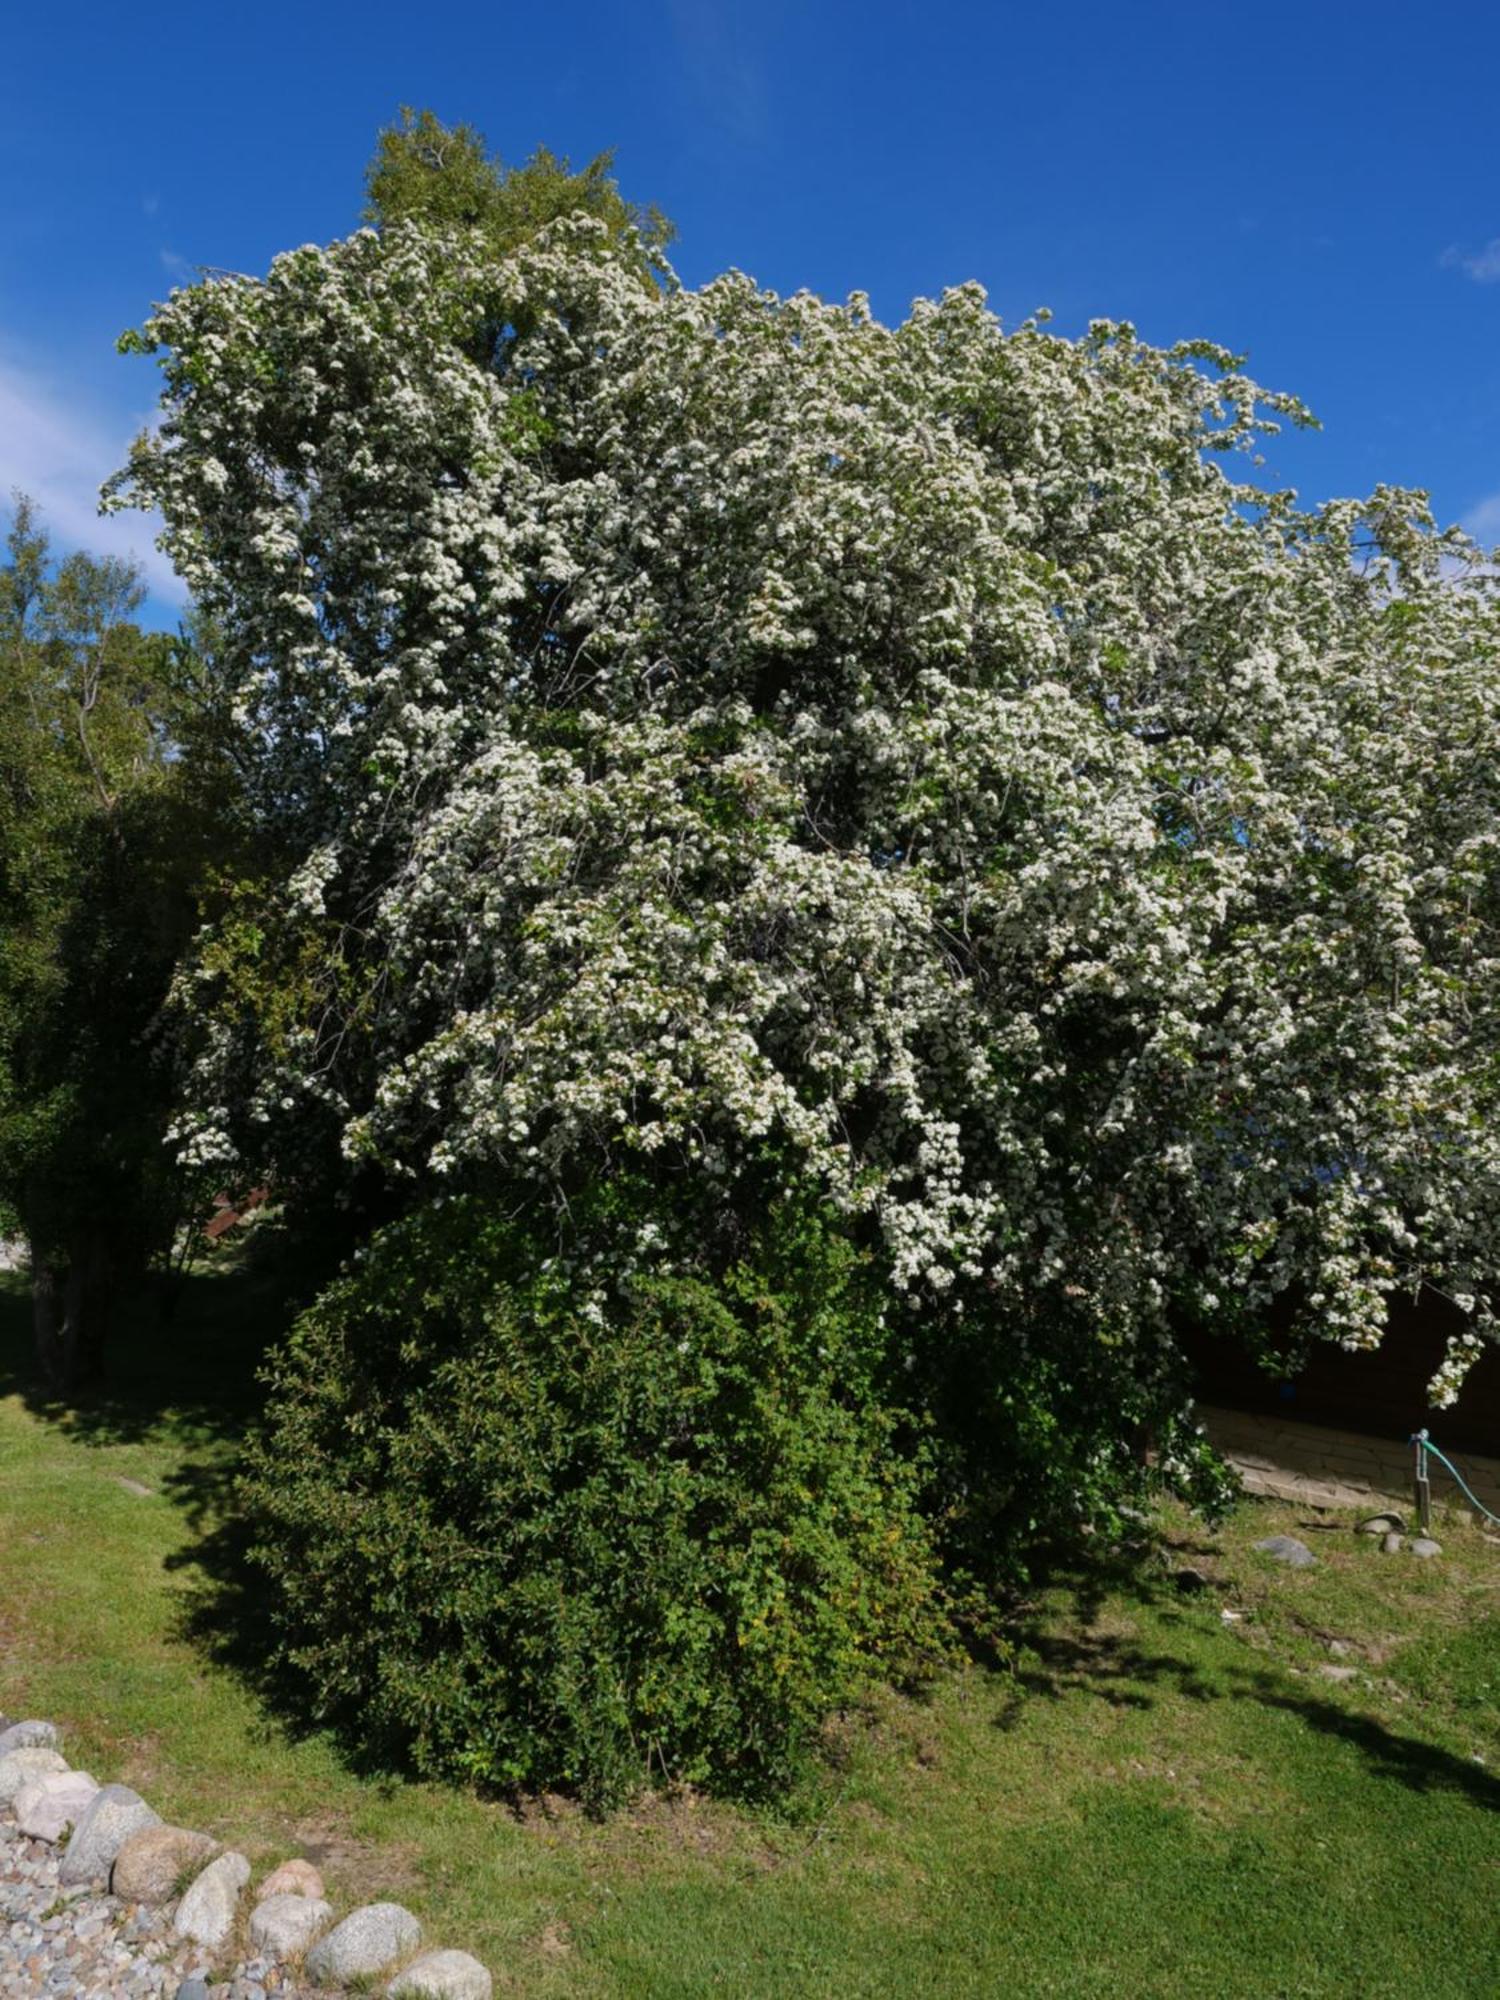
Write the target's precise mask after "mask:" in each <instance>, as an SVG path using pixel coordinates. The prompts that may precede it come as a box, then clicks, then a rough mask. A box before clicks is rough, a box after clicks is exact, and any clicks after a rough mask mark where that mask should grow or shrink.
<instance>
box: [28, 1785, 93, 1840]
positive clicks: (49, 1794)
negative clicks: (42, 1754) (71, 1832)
mask: <svg viewBox="0 0 1500 2000" xmlns="http://www.w3.org/2000/svg"><path fill="white" fill-rule="evenodd" d="M98 1789H99V1787H98V1786H97V1785H96V1784H95V1783H94V1781H93V1779H92V1778H91V1777H90V1776H89V1774H88V1772H87V1771H49V1772H48V1773H47V1775H46V1777H44V1778H37V1779H35V1780H34V1781H33V1782H32V1783H31V1784H29V1785H27V1786H26V1787H25V1788H24V1789H23V1790H22V1791H19V1792H18V1793H17V1794H16V1799H15V1804H14V1805H13V1806H12V1808H11V1810H12V1811H13V1812H14V1813H15V1816H16V1825H17V1826H18V1827H19V1828H20V1829H21V1831H22V1833H24V1834H25V1835H26V1837H27V1838H28V1840H50V1841H51V1842H52V1843H53V1844H54V1845H56V1843H57V1842H58V1841H59V1840H61V1839H62V1837H63V1834H64V1833H65V1832H66V1831H67V1829H68V1828H69V1827H70V1826H77V1824H78V1822H79V1821H80V1820H81V1819H82V1818H83V1816H84V1814H85V1813H86V1812H87V1811H88V1809H89V1806H90V1804H91V1803H92V1801H93V1797H94V1794H95V1792H97V1791H98Z"/></svg>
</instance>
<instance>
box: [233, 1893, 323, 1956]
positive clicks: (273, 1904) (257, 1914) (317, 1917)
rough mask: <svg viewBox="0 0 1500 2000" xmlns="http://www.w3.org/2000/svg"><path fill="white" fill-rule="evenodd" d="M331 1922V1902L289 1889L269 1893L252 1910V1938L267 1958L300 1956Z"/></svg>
mask: <svg viewBox="0 0 1500 2000" xmlns="http://www.w3.org/2000/svg"><path fill="white" fill-rule="evenodd" d="M332 1922H333V1905H332V1903H325V1902H323V1901H322V1900H321V1899H320V1898H319V1897H316V1896H299V1895H298V1894H297V1893H296V1892H295V1891H294V1890H287V1891H286V1892H285V1893H284V1894H281V1895H276V1896H267V1898H266V1900H265V1901H264V1902H263V1903H257V1904H256V1906H255V1908H254V1909H253V1910H252V1911H251V1912H250V1942H251V1944H252V1945H253V1946H254V1947H255V1949H256V1950H257V1951H263V1952H264V1953H265V1954H266V1956H267V1957H268V1958H277V1959H286V1958H300V1957H301V1956H302V1954H303V1952H305V1951H306V1950H307V1948H308V1946H309V1945H311V1944H316V1943H317V1941H318V1939H319V1938H320V1937H321V1936H322V1935H323V1933H324V1931H326V1930H327V1928H328V1926H329V1925H330V1924H331V1923H332Z"/></svg>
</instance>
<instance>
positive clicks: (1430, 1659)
mask: <svg viewBox="0 0 1500 2000" xmlns="http://www.w3.org/2000/svg"><path fill="white" fill-rule="evenodd" d="M276 1324H277V1312H276V1308H275V1302H274V1300H273V1299H271V1298H270V1297H269V1296H268V1295H263V1294H261V1293H258V1292H257V1290H256V1288H255V1286H254V1285H253V1283H251V1282H249V1281H247V1280H243V1279H235V1280H230V1281H226V1280H222V1279H213V1278H198V1279H195V1280H193V1281H192V1283H191V1286H190V1289H189V1294H188V1296H187V1298H186V1299H185V1301H184V1304H183V1307H182V1310H181V1311H180V1313H179V1314H178V1316H177V1318H176V1320H175V1321H174V1322H173V1324H172V1325H171V1326H168V1327H163V1326H161V1325H159V1324H158V1323H157V1321H156V1319H155V1317H154V1315H153V1314H152V1313H151V1312H149V1311H147V1310H145V1309H140V1310H139V1311H138V1312H137V1314H136V1316H135V1317H134V1318H133V1319H132V1320H131V1321H129V1322H128V1323H127V1324H125V1325H124V1326H122V1328H121V1332H120V1343H119V1346H118V1348H117V1356H118V1362H117V1369H118V1374H117V1386H116V1387H115V1388H113V1389H112V1390H110V1391H109V1392H108V1393H107V1394H105V1395H103V1396H100V1397H97V1398H95V1399H94V1400H92V1401H91V1402H90V1403H89V1404H88V1405H87V1406H85V1407H82V1408H79V1409H72V1410H69V1409H57V1408H49V1407H47V1406H45V1405H44V1404H42V1403H40V1402H39V1401H38V1400H37V1399H36V1398H35V1397H34V1396H33V1395H32V1394H31V1392H30V1391H29V1390H28V1387H27V1382H26V1374H25V1365H24V1342H25V1333H26V1328H25V1314H24V1302H23V1299H22V1295H21V1292H20V1290H19V1287H18V1286H17V1285H16V1284H15V1283H13V1282H11V1281H6V1285H5V1288H4V1290H3V1291H0V1550H3V1565H4V1572H3V1573H4V1587H3V1590H0V1707H3V1708H4V1710H5V1711H6V1712H7V1713H8V1714H11V1715H19V1714H40V1715H48V1716H51V1717H53V1718H54V1719H55V1720H56V1721H57V1722H58V1723H59V1724H61V1725H62V1726H63V1727H64V1728H65V1729H66V1732H67V1737H66V1744H67V1748H68V1750H69V1752H70V1754H71V1757H72V1760H73V1761H74V1762H76V1763H78V1764H80V1765H82V1766H83V1767H84V1768H86V1769H88V1770H91V1771H92V1772H93V1773H94V1775H95V1776H96V1777H97V1778H99V1779H100V1780H101V1781H102V1780H106V1779H123V1780H125V1781H126V1782H128V1783H131V1784H134V1785H136V1786H138V1787H139V1789H140V1790H142V1791H143V1792H144V1793H145V1794H146V1796H147V1797H148V1798H149V1799H150V1801H151V1802H152V1804H153V1805H155V1806H156V1807H157V1809H158V1810H159V1811H160V1812H162V1813H163V1815H164V1816H165V1817H167V1818H168V1819H169V1820H171V1821H174V1822H176V1823H178V1824H183V1825H189V1826H196V1827H202V1828H204V1829H205V1830H206V1831H208V1832H210V1833H212V1834H213V1835H214V1836H215V1837H216V1838H218V1839H219V1840H221V1841H223V1842H225V1843H226V1844H228V1845H232V1846H235V1847H238V1848H241V1849H242V1850H243V1851H244V1852H245V1853H247V1854H248V1855H250V1857H251V1858H252V1860H253V1861H254V1862H255V1863H256V1867H257V1873H259V1872H260V1871H261V1869H262V1868H263V1867H264V1866H266V1865H268V1864H269V1863H271V1862H272V1861H275V1860H278V1859H281V1858H284V1857H286V1856H287V1855H290V1854H293V1853H306V1854H307V1855H308V1856H309V1857H310V1858H311V1859H313V1860H314V1861H315V1862H317V1864H318V1866H319V1867H320V1868H321V1869H322V1871H323V1873H324V1876H325V1879H326V1880H327V1883H328V1885H329V1890H330V1894H331V1897H332V1899H333V1901H334V1902H335V1904H336V1906H337V1907H339V1908H340V1909H341V1910H342V1909H347V1908H348V1907H350V1906H351V1905H352V1904H353V1903H354V1902H356V1901H367V1900H374V1899H375V1898H377V1897H384V1896H392V1897H395V1898H396V1899H398V1900H400V1901H402V1902H405V1903H407V1904H408V1905H409V1906H410V1907H411V1908H412V1909H413V1910H414V1911H415V1912H416V1913H417V1914H418V1916H420V1917H421V1919H422V1921H423V1924H424V1927H425V1929H426V1934H427V1938H428V1941H429V1942H430V1943H433V1944H442V1945H452V1946H458V1947H462V1948H465V1949H468V1950H470V1951H473V1952H475V1953H476V1954H477V1955H478V1956H479V1957H481V1958H482V1959H484V1960H485V1962H486V1963H487V1964H488V1965H489V1966H490V1967H491V1969H492V1971H493V1972H494V1974H495V1978H496V1988H497V1991H499V1992H501V1993H505V1994H520V1995H528V1996H532V1995H535V1996H553V1995H557V1996H563V1995H566V1996H604V1995H608V1996H631V1997H632V2000H634V1997H635V1996H639V1997H640V2000H646V1996H650V2000H676V1996H683V2000H686V1996H696V1995H701V1994H714V1993H724V1994H732V1995H735V1996H766V2000H772V1996H774V2000H795V1996H825V1995H826V1996H835V1995H836V1996H839V2000H857V1996H892V2000H895V1997H896V1996H900V1997H901V2000H906V1996H921V1995H929V1994H930V1995H943V1996H952V1995H957V1996H965V1995H974V1996H979V1995H984V1996H990V1995H996V1994H1002V1993H1003V1994H1005V1995H1007V1996H1023V1997H1024V2000H1029V1996H1043V1995H1056V1996H1059V2000H1090V1996H1100V2000H1103V1996H1108V2000H1135V1996H1177V1995H1183V1996H1187V1995H1194V1996H1200V1995H1207V1996H1213V2000H1232V1997H1233V1996H1238V1995H1244V1996H1247V2000H1248V1996H1252V1995H1253V1996H1256V2000H1269V1996H1283V1997H1284V2000H1293V1997H1294V1996H1307V2000H1329V1997H1330V1996H1339V1997H1340V2000H1342V1996H1353V1995H1358V1996H1361V2000H1380V1996H1385V1995H1390V1996H1393V2000H1394V1996H1397V1995H1402V1996H1405V1995H1408V1994H1410V1993H1411V1992H1416V1991H1419V1992H1422V1993H1425V1994H1427V1995H1430V1996H1433V2000H1446V1996H1462V1995H1470V1994H1472V1995H1476V1996H1478V1995H1486V1996H1489V1995H1491V1994H1493V1993H1494V1991H1495V1989H1496V1984H1497V1975H1496V1970H1495V1968H1496V1966H1497V1963H1500V1816H1497V1810H1496V1809H1497V1807H1500V1782H1497V1778H1496V1777H1495V1776H1493V1775H1491V1773H1492V1771H1497V1772H1500V1707H1497V1703H1496V1699H1495V1696H1496V1692H1497V1687H1500V1547H1496V1546H1495V1545H1493V1544H1491V1543H1489V1542H1487V1541H1485V1539H1484V1538H1483V1536H1482V1535H1481V1534H1480V1533H1479V1531H1478V1530H1477V1529H1476V1528H1473V1527H1470V1526H1464V1525H1458V1524H1454V1525H1452V1526H1444V1527H1441V1528H1440V1529H1439V1533H1440V1536H1441V1539H1442V1540H1443V1542H1444V1546H1445V1554H1444V1556H1443V1557H1442V1558H1441V1559H1440V1560H1438V1561H1435V1562H1431V1563H1425V1564H1424V1563H1421V1562H1418V1561H1416V1560H1415V1559H1412V1558H1410V1557H1408V1556H1406V1555H1401V1556H1386V1555H1383V1554H1382V1553H1381V1551H1380V1548H1379V1545H1378V1542H1375V1541H1372V1540H1370V1539H1368V1538H1360V1537H1357V1536H1355V1535H1353V1534H1352V1533H1351V1532H1350V1526H1351V1524H1350V1522H1349V1521H1348V1520H1346V1519H1344V1520H1340V1519H1337V1518H1335V1517H1323V1518H1320V1517H1318V1516H1306V1515H1299V1514H1298V1513H1297V1512H1296V1511H1295V1510H1293V1509H1289V1508H1286V1507H1281V1506H1277V1505H1272V1504H1269V1503H1246V1505H1245V1506H1244V1507H1243V1508H1242V1509H1241V1510H1240V1512H1239V1514H1238V1515H1237V1516H1236V1517H1235V1518H1234V1519H1233V1520H1232V1521H1231V1522H1230V1523H1229V1524H1228V1525H1227V1526H1226V1528H1225V1529H1224V1530H1223V1531H1222V1532H1221V1533H1219V1534H1216V1535H1208V1534H1206V1533H1204V1531H1202V1530H1201V1528H1198V1527H1196V1526H1195V1525H1194V1524H1192V1523H1191V1522H1189V1521H1188V1520H1187V1519H1186V1518H1185V1517H1181V1516H1172V1515H1168V1516H1166V1517H1164V1531H1165V1535H1166V1544H1165V1549H1164V1556H1163V1558H1160V1559H1156V1560H1149V1559H1148V1560H1147V1561H1146V1562H1145V1563H1144V1564H1142V1565H1139V1566H1137V1567H1136V1568H1135V1569H1134V1570H1129V1569H1125V1568H1115V1569H1110V1568H1108V1567H1101V1568H1100V1569H1099V1570H1098V1571H1096V1572H1094V1573H1091V1574H1088V1575H1082V1576H1079V1577H1076V1578H1071V1579H1060V1580H1059V1581H1058V1582H1057V1584H1056V1585H1055V1587H1054V1588H1052V1589H1051V1590H1049V1591H1048V1592H1046V1593H1045V1594H1043V1595H1042V1596H1040V1597H1039V1598H1038V1600H1037V1602H1036V1603H1035V1604H1034V1605H1032V1606H1030V1607H1028V1608H1027V1610H1026V1612H1025V1613H1024V1615H1023V1616H1022V1617H1021V1618H1020V1619H1019V1620H1018V1628H1017V1630H1018V1638H1019V1641H1020V1648H1019V1651H1018V1654H1017V1658H1016V1660H1015V1662H1014V1665H1013V1666H1012V1667H1011V1668H1009V1669H1007V1670H1004V1671H1000V1670H995V1671H988V1670H981V1669H978V1668H975V1669H973V1670H971V1671H968V1672H966V1673H963V1674H959V1675H956V1676H954V1677H953V1678H952V1679H951V1680H949V1681H948V1682H946V1683H945V1684H944V1685H943V1686H942V1687H941V1688H940V1689H939V1690H938V1691H937V1692H936V1694H935V1696H934V1697H933V1698H932V1700H931V1701H930V1702H927V1703H925V1704H920V1705H919V1704H914V1703H910V1702H903V1701H898V1700H896V1699H894V1698H893V1699H891V1700H890V1701H889V1702H888V1703H887V1704H886V1705H885V1706H884V1708H883V1709H882V1710H881V1712H880V1713H878V1714H876V1715H873V1716H870V1717H863V1718H860V1719H859V1720H857V1721H851V1722H850V1723H849V1724H848V1725H847V1726H846V1728H845V1729H844V1730H843V1731H842V1732H841V1733H840V1735H839V1737H838V1739H837V1740H836V1742H835V1743H834V1744H833V1746H832V1747H833V1756H834V1762H833V1765H832V1767H831V1771H830V1776H829V1778H828V1780H827V1783H826V1785H825V1787H824V1788H823V1790H822V1792H821V1794H820V1795H819V1796H816V1797H812V1796H809V1797H807V1798H804V1799H802V1800H800V1801H799V1802H798V1804H797V1809H796V1810H795V1811H794V1812H791V1813H789V1814H788V1815H787V1816H786V1817H784V1818H779V1819H778V1818H772V1817H767V1816H757V1815H752V1814H746V1813H739V1812H734V1811H730V1810H727V1809H725V1808H722V1807H719V1806H716V1805H714V1804H713V1803H711V1802H709V1801H706V1800H703V1799H695V1798H686V1799H679V1800H663V1799H660V1798H648V1799H646V1800H645V1801H643V1802H642V1803H641V1805H640V1806H639V1807H638V1808H637V1809H636V1810H634V1811H632V1812H628V1813H624V1814H621V1815H620V1816H618V1817H616V1818H615V1819H612V1820H610V1821H608V1822H605V1823H603V1824H597V1823H594V1822H591V1821H589V1820H586V1819H584V1818H583V1817H581V1816H580V1815H579V1814H577V1813H576V1812H575V1811H573V1810H572V1809H571V1808H570V1807H569V1806H568V1805H567V1804H566V1803H565V1802H563V1801H558V1800H541V1801H536V1802H535V1803H534V1804H533V1805H531V1806H530V1807H529V1808H528V1809H527V1810H526V1811H524V1812H522V1813H517V1812H515V1811H512V1810H511V1809H510V1808H508V1807H506V1806H505V1805H502V1804H499V1803H495V1802H493V1801H487V1800H483V1799H478V1798H474V1797H472V1796H469V1795H466V1794H464V1793H461V1792H457V1791H451V1790H445V1789H443V1788H441V1787H437V1786H431V1785H419V1784H409V1783H405V1782H402V1781H400V1780H397V1779H393V1778H390V1777H389V1776H382V1775H380V1774H361V1773H359V1772H357V1771H354V1770H351V1769H350V1768H349V1767H348V1766H347V1764H346V1763H344V1762H343V1761H341V1759H340V1757H339V1756H338V1755H337V1754H336V1752H335V1750H334V1748H333V1747H332V1746H331V1745H330V1744H329V1743H328V1742H327V1740H326V1739H324V1738H323V1737H321V1736H318V1735H307V1734H303V1735H298V1734H296V1733H295V1732H293V1731H291V1730H290V1729H289V1727H288V1726H287V1724H286V1723H285V1721H284V1720H283V1719H281V1718H280V1717H279V1716H278V1713H277V1710H276V1708H275V1706H274V1705H273V1704H269V1703H268V1701H267V1698H266V1695H265V1691H264V1686H263V1683H260V1682H258V1681H257V1679H256V1677H255V1676H254V1674H253V1673H252V1672H250V1671H249V1667H248V1662H249V1660H250V1659H251V1658H252V1657H253V1651H254V1649H253V1646H251V1647H249V1648H248V1649H247V1648H246V1647H245V1645H244V1638H245V1632H246V1629H247V1626H249V1625H250V1624H252V1623H253V1618H254V1615H255V1611H256V1607H255V1605H254V1604H253V1603H252V1602H249V1601H246V1600H245V1599H244V1598H243V1597H242V1596H237V1595H236V1592H237V1590H238V1589H239V1585H238V1583H237V1581H236V1577H237V1572H236V1570H235V1567H234V1562H233V1541H232V1533H231V1532H229V1531H228V1530H227V1529H226V1524H225V1513H224V1509H225V1496H226V1480H227V1474H228V1469H229V1467H230V1465H231V1464H232V1460H233V1455H234V1451H235V1448H236V1440H237V1438H238V1436H239V1435H240V1434H241V1432H242V1429H243V1425H244V1423H245V1421H246V1420H247V1416H248V1413H249V1411H250V1410H251V1409H252V1408H253V1385H252V1381H251V1377H252V1371H253V1362H254V1358H255V1355H256V1352H257V1350H258V1347H259V1345H260V1343H261V1341H262V1339H263V1338H264V1336H265V1335H266V1333H267V1332H269V1331H274V1328H275V1325H276ZM124 1482H129V1483H124ZM138 1487H145V1488H147V1489H149V1490H148V1491H147V1492H145V1493H141V1492H138V1491H136V1490H134V1489H135V1488H138ZM1276 1530H1287V1531H1290V1532H1292V1533H1297V1534H1301V1535H1302V1536H1303V1538H1304V1539H1305V1540H1307V1541H1308V1542H1309V1543H1310V1544H1311V1545H1312V1546H1313V1547H1314V1549H1315V1551H1316V1553H1317V1554H1318V1556H1319V1558H1320V1561H1319V1564H1318V1566H1317V1568H1315V1569H1312V1570H1307V1571H1292V1570H1288V1569H1285V1568H1282V1567H1279V1566H1277V1565H1275V1564H1273V1563H1271V1562H1269V1561H1268V1560H1267V1559H1266V1558H1265V1557H1263V1556H1260V1555H1258V1554H1256V1553H1255V1551H1254V1550H1253V1549H1252V1547H1251V1544H1252V1542H1253V1541H1254V1540H1255V1539H1256V1538H1257V1537H1259V1536H1262V1535H1265V1534H1268V1533H1271V1532H1274V1531H1276ZM1180 1563H1191V1564H1193V1565H1194V1566H1195V1567H1197V1568H1198V1569H1200V1570H1202V1571H1203V1572H1204V1573H1205V1574H1206V1575H1207V1576H1208V1577H1209V1579H1210V1583H1211V1587H1210V1588H1209V1589H1208V1590H1207V1591H1204V1592H1200V1593H1198V1594H1195V1595H1184V1594H1182V1593H1180V1592H1179V1591H1178V1590H1177V1589H1176V1588H1175V1586H1174V1584H1173V1581H1172V1567H1173V1565H1174V1564H1180ZM1225 1609H1229V1610H1232V1611H1237V1612H1238V1613H1239V1614H1240V1616H1239V1618H1238V1619H1237V1620H1234V1621H1231V1622H1225V1620H1224V1619H1223V1618H1222V1616H1221V1612H1222V1611H1223V1610H1225ZM252 1637H253V1632H252ZM1333 1641H1338V1642H1339V1653H1338V1659H1337V1661H1336V1662H1335V1661H1334V1658H1333V1655H1332V1654H1331V1652H1330V1643H1331V1642H1333ZM1331 1663H1332V1664H1338V1665H1340V1666H1348V1667H1353V1668H1354V1669H1355V1677H1354V1679H1352V1680H1350V1681H1347V1682H1336V1681H1333V1680H1330V1679H1328V1678H1326V1677H1325V1676H1324V1675H1322V1674H1321V1673H1320V1671H1319V1669H1320V1668H1321V1667H1324V1666H1327V1665H1329V1664H1331ZM1480 1760H1484V1761H1480Z"/></svg>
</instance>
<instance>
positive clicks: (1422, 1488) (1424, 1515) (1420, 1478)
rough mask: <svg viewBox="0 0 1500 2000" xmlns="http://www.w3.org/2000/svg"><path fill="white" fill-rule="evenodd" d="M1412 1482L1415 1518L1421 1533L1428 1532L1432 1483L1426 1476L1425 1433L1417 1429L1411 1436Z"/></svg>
mask: <svg viewBox="0 0 1500 2000" xmlns="http://www.w3.org/2000/svg"><path fill="white" fill-rule="evenodd" d="M1411 1445H1412V1457H1413V1460H1414V1463H1413V1465H1412V1484H1413V1485H1414V1486H1415V1488H1416V1496H1417V1519H1418V1520H1419V1521H1420V1522H1421V1523H1422V1533H1423V1534H1424V1535H1425V1534H1428V1533H1429V1532H1430V1531H1431V1528H1432V1484H1431V1482H1430V1481H1429V1479H1428V1477H1427V1450H1426V1446H1427V1433H1426V1431H1418V1432H1417V1433H1416V1435H1415V1436H1414V1437H1413V1438H1412V1441H1411Z"/></svg>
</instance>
